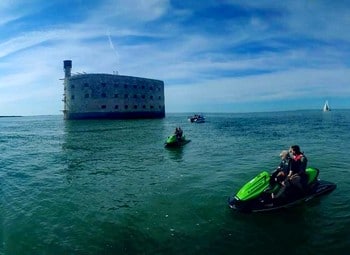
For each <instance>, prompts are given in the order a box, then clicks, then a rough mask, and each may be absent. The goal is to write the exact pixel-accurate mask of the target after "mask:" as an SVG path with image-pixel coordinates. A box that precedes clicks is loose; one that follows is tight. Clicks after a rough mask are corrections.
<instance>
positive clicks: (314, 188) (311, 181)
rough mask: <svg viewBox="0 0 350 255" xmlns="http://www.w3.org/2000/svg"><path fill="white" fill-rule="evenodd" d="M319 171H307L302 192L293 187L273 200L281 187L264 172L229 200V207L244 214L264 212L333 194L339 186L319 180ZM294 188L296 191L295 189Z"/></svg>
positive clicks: (308, 169)
mask: <svg viewBox="0 0 350 255" xmlns="http://www.w3.org/2000/svg"><path fill="white" fill-rule="evenodd" d="M318 175H319V169H317V168H312V167H309V168H307V169H306V176H307V184H306V187H305V188H304V191H303V192H301V191H300V190H299V189H298V188H296V187H291V188H289V189H288V192H286V194H284V195H283V196H281V197H278V198H272V197H273V196H272V195H271V194H272V193H274V194H275V193H276V192H278V190H279V189H280V188H281V185H280V184H279V183H278V182H273V181H271V180H270V179H271V175H270V174H269V173H268V172H266V171H264V172H262V173H260V174H258V175H257V176H256V177H255V178H253V179H252V180H251V181H249V182H248V183H246V184H245V185H244V186H243V187H242V188H241V189H240V190H239V191H238V192H237V194H236V195H234V196H233V197H230V198H229V199H228V204H229V207H230V208H232V209H236V210H238V211H242V212H262V211H271V210H276V209H280V208H286V207H291V206H293V205H295V204H298V203H301V202H307V201H309V200H310V199H313V198H315V197H318V196H321V195H324V194H327V193H330V192H332V191H333V190H334V189H335V188H336V187H337V185H336V184H334V183H332V182H328V181H323V180H320V179H319V178H318ZM293 188H294V189H293Z"/></svg>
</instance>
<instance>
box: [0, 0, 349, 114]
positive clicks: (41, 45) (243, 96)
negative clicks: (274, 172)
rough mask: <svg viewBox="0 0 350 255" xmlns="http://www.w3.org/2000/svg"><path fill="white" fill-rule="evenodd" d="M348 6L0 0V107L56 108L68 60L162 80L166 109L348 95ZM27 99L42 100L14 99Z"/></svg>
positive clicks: (82, 67)
mask: <svg viewBox="0 0 350 255" xmlns="http://www.w3.org/2000/svg"><path fill="white" fill-rule="evenodd" d="M23 6H25V7H26V8H23ZM72 6H74V8H73V9H74V10H75V11H73V10H72V8H71V7H72ZM57 10H59V12H60V15H56V14H55V13H57ZM77 10H78V11H77ZM347 13H348V7H347V6H346V5H345V4H343V3H341V2H336V3H332V4H330V3H326V2H320V1H304V2H292V1H290V2H288V3H287V2H276V1H267V0H265V1H258V2H256V1H255V2H252V1H250V2H247V1H243V0H242V1H236V0H235V1H230V0H223V1H216V0H208V1H205V3H203V2H201V3H198V2H197V1H185V2H183V1H170V0H169V1H168V0H150V1H142V0H131V1H126V0H104V1H99V2H98V3H96V2H95V1H89V0H88V1H81V0H75V1H72V2H70V3H69V4H68V2H67V3H66V2H65V1H63V2H56V1H55V2H45V1H42V0H35V1H31V3H30V4H29V3H27V1H24V0H23V1H19V0H18V1H1V3H0V15H1V17H2V19H1V21H0V31H1V32H0V36H1V37H0V38H1V39H0V49H1V51H0V89H1V90H2V93H1V94H0V106H1V110H0V115H6V114H20V115H22V114H23V115H26V114H50V113H52V114H56V113H58V112H59V110H60V109H62V107H63V104H62V102H61V101H60V99H61V97H62V93H63V87H62V81H60V80H59V78H61V77H62V76H63V70H62V61H63V60H64V59H72V60H73V72H82V71H85V72H107V73H112V72H113V71H115V70H118V71H119V73H122V74H127V75H135V76H144V77H150V78H157V79H162V80H164V81H165V84H166V85H165V92H166V110H167V111H178V110H183V111H191V110H192V109H194V108H196V107H198V106H206V107H205V109H206V110H208V111H218V110H221V108H220V107H219V106H218V105H220V104H225V105H227V106H228V108H227V109H230V106H231V107H232V109H235V105H237V104H240V106H241V107H246V108H245V110H246V111H249V110H256V109H253V108H251V105H252V102H254V103H256V102H270V103H271V104H273V102H274V101H276V102H280V101H283V100H285V101H288V100H298V98H301V104H303V105H305V107H303V108H307V107H311V108H312V107H315V106H314V105H310V104H309V105H308V104H307V102H306V101H305V98H308V97H317V98H319V99H320V100H324V98H325V97H326V96H327V97H332V98H349V97H350V91H349V89H347V87H349V86H348V84H349V83H350V75H349V65H350V62H349V61H348V59H349V58H350V46H349V45H350V44H349V40H350V38H349V37H350V35H349V33H347V28H348V27H349V25H350V18H349V16H348V15H347ZM54 14H55V15H54ZM19 89H20V91H21V95H19V94H18V91H19ZM40 95H42V96H40ZM33 100H35V102H36V104H37V105H41V106H42V107H35V108H30V107H20V105H30V104H29V101H33ZM303 100H304V101H303ZM349 101H350V100H349ZM179 105H182V107H181V108H180V106H179ZM243 105H245V106H243ZM348 107H350V105H348ZM12 109H14V110H12ZM276 109H278V107H277V106H276Z"/></svg>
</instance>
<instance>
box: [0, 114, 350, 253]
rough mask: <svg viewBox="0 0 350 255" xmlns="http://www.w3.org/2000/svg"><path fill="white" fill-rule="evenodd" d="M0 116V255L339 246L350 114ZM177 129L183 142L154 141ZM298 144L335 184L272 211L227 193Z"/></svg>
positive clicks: (340, 249)
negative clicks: (199, 120)
mask: <svg viewBox="0 0 350 255" xmlns="http://www.w3.org/2000/svg"><path fill="white" fill-rule="evenodd" d="M187 115H189V114H168V115H167V117H166V118H165V119H161V120H128V121H122V120H104V121H93V120H90V121H64V120H63V119H62V116H40V117H18V118H0V149H1V162H0V166H1V169H0V181H1V200H0V201H1V208H0V223H1V224H0V228H1V231H0V244H1V246H0V254H11V255H12V254H282V253H283V254H330V253H332V254H348V253H349V248H350V242H349V237H350V204H349V202H350V199H349V192H350V178H349V167H350V159H349V156H348V155H349V154H348V151H349V147H350V146H349V144H350V136H349V130H350V129H349V127H350V111H349V110H344V111H341V110H338V111H336V110H335V111H332V112H328V113H323V112H321V111H296V112H278V113H246V114H206V115H205V116H206V119H207V122H206V123H203V124H193V123H190V122H188V121H187ZM176 126H181V127H182V129H183V130H184V134H185V135H186V137H187V138H188V139H191V142H190V143H188V144H187V145H185V146H184V147H183V148H181V149H166V148H164V145H163V143H164V141H165V139H166V137H167V136H168V135H170V134H171V133H172V132H173V131H174V129H175V127H176ZM293 144H299V145H300V146H301V149H302V150H303V151H304V152H305V154H306V155H307V157H308V159H309V166H314V167H317V168H319V169H320V170H321V173H320V178H321V179H324V180H328V181H332V182H335V183H337V185H338V187H337V189H336V190H335V191H334V192H332V193H331V194H329V195H327V196H324V197H322V198H320V199H316V200H313V201H310V202H309V203H307V204H303V205H299V206H297V207H295V208H290V209H288V210H282V211H278V212H273V213H260V214H241V213H237V212H235V211H232V210H231V209H229V208H228V206H227V198H228V196H231V195H233V194H234V193H235V192H236V191H237V190H238V189H239V187H240V186H242V185H243V184H244V183H245V182H246V181H248V180H249V179H251V178H252V177H254V176H255V175H256V174H257V173H259V172H260V171H262V170H267V171H272V170H273V169H274V168H275V167H276V166H277V165H278V163H279V157H278V155H279V152H280V151H281V150H282V149H288V147H289V146H290V145H293Z"/></svg>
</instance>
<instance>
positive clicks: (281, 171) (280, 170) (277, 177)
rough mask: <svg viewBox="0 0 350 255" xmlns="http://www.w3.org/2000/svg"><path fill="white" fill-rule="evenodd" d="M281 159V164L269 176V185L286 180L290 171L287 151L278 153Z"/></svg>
mask: <svg viewBox="0 0 350 255" xmlns="http://www.w3.org/2000/svg"><path fill="white" fill-rule="evenodd" d="M280 157H281V162H280V164H279V165H278V167H277V168H276V170H275V171H274V172H273V173H272V174H271V178H270V185H273V184H274V183H277V182H278V183H280V184H282V182H283V181H284V180H285V179H286V177H287V175H288V174H289V171H290V162H291V161H290V159H291V157H290V155H289V152H288V151H287V150H283V151H281V153H280Z"/></svg>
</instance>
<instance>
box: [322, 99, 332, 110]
mask: <svg viewBox="0 0 350 255" xmlns="http://www.w3.org/2000/svg"><path fill="white" fill-rule="evenodd" d="M330 110H331V108H330V107H329V105H328V101H326V102H325V103H324V106H323V111H324V112H328V111H330Z"/></svg>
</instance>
